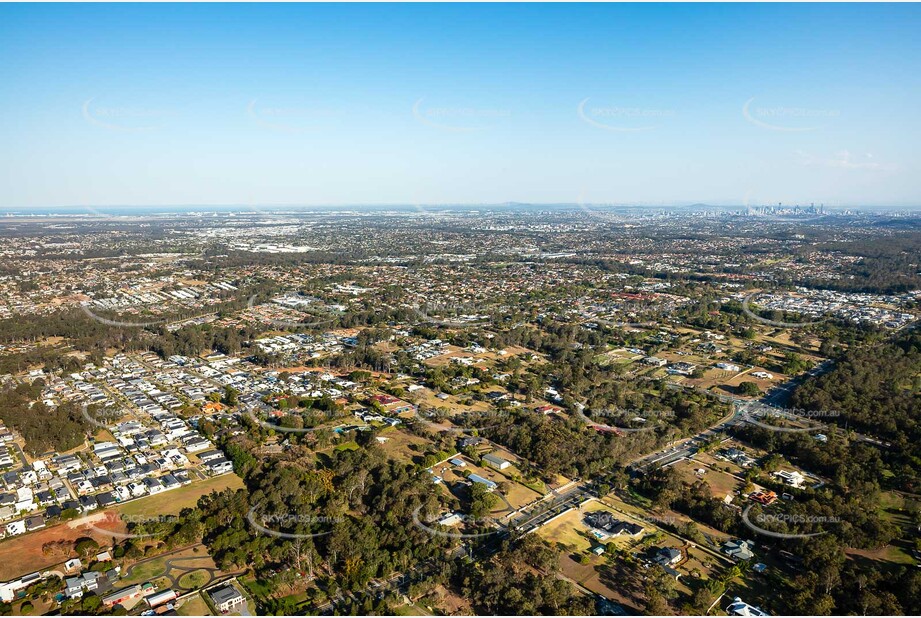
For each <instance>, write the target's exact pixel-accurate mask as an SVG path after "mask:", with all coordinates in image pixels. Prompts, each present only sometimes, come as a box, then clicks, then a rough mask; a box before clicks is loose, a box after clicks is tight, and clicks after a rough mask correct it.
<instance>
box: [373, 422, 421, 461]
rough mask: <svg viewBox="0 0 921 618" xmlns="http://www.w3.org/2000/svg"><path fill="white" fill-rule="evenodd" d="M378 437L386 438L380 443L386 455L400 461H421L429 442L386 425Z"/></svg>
mask: <svg viewBox="0 0 921 618" xmlns="http://www.w3.org/2000/svg"><path fill="white" fill-rule="evenodd" d="M380 437H382V438H387V440H386V441H385V442H384V443H383V444H382V445H381V448H383V449H384V452H386V453H387V456H388V457H391V458H392V459H396V460H400V461H409V462H415V461H416V460H417V459H418V460H419V461H421V459H422V453H423V452H424V451H425V447H426V446H427V445H429V444H430V442H429V441H428V440H426V439H425V438H421V437H419V436H415V435H413V434H410V433H407V432H405V431H402V430H401V429H399V428H397V427H390V426H387V427H385V428H384V429H382V430H381V432H380Z"/></svg>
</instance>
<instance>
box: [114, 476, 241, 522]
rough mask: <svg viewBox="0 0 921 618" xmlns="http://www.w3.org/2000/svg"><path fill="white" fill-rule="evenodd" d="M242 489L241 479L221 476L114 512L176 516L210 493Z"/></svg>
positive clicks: (134, 501)
mask: <svg viewBox="0 0 921 618" xmlns="http://www.w3.org/2000/svg"><path fill="white" fill-rule="evenodd" d="M242 487H243V479H241V478H240V477H239V476H237V475H236V474H233V473H230V474H222V475H220V476H214V477H211V478H207V479H205V480H203V481H196V482H193V483H191V484H190V485H185V486H183V487H179V488H177V489H172V490H170V491H164V492H160V493H158V494H156V495H153V496H147V497H144V498H139V499H137V500H132V501H130V502H126V503H125V504H122V505H120V506H118V507H116V508H115V509H114V510H115V511H116V512H117V513H119V514H121V515H127V516H131V517H136V516H145V515H146V516H151V517H152V516H155V515H178V514H179V512H180V511H182V509H184V508H189V507H194V506H195V505H196V504H197V503H198V499H199V498H200V497H202V496H204V495H206V494H210V493H211V492H212V491H222V490H224V489H228V488H229V489H241V488H242Z"/></svg>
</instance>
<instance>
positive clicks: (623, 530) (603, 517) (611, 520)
mask: <svg viewBox="0 0 921 618" xmlns="http://www.w3.org/2000/svg"><path fill="white" fill-rule="evenodd" d="M585 524H586V525H587V526H588V527H589V528H591V529H592V530H593V531H594V532H595V536H596V537H598V538H599V539H600V540H604V539H606V538H607V537H614V536H620V535H622V534H623V535H627V536H636V535H638V534H641V533H642V532H643V527H642V526H640V525H638V524H633V523H630V522H627V521H623V520H620V519H617V518H615V517H614V515H612V514H611V513H608V512H607V511H595V512H593V513H588V514H587V515H586V516H585Z"/></svg>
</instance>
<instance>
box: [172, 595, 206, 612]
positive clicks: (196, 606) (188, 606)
mask: <svg viewBox="0 0 921 618" xmlns="http://www.w3.org/2000/svg"><path fill="white" fill-rule="evenodd" d="M176 612H177V613H178V614H179V615H180V616H211V615H212V614H211V608H210V607H208V604H207V603H205V600H204V599H202V598H201V594H194V595H192V596H190V597H189V598H187V599H185V600H183V601H182V605H180V606H179V607H178V608H177V609H176Z"/></svg>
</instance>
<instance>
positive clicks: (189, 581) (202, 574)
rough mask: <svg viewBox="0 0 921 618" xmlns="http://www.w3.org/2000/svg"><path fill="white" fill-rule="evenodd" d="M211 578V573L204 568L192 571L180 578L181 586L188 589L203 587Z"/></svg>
mask: <svg viewBox="0 0 921 618" xmlns="http://www.w3.org/2000/svg"><path fill="white" fill-rule="evenodd" d="M210 579H211V575H210V573H208V571H204V570H201V569H199V570H197V571H192V572H190V573H186V574H185V575H183V576H182V577H180V578H179V587H180V588H184V589H186V590H193V589H196V588H201V587H202V586H204V585H205V583H207V582H208V581H209V580H210Z"/></svg>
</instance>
